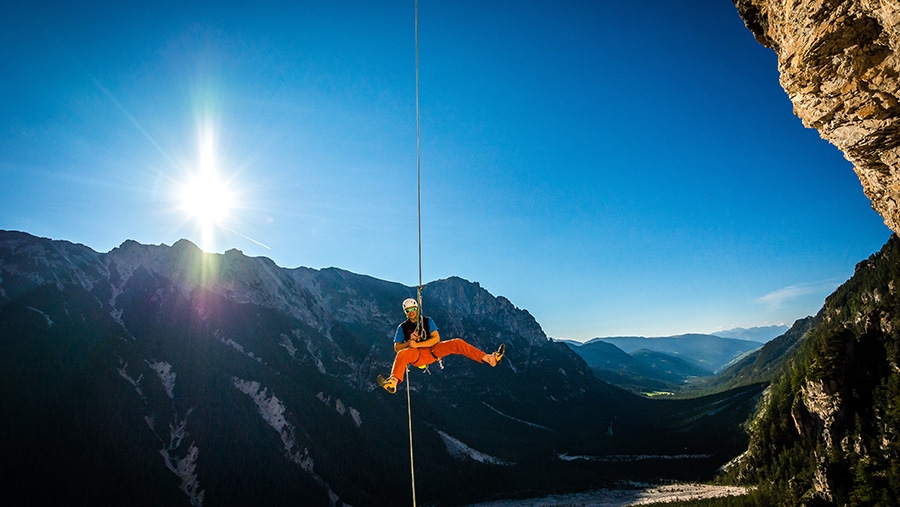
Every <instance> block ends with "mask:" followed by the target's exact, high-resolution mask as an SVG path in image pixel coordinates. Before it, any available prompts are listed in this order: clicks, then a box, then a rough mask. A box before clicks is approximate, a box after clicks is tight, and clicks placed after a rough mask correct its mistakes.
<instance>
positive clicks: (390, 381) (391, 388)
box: [378, 375, 397, 394]
mask: <svg viewBox="0 0 900 507" xmlns="http://www.w3.org/2000/svg"><path fill="white" fill-rule="evenodd" d="M378 385H380V386H381V387H383V388H384V390H385V391H387V392H389V393H391V394H394V393H396V392H397V377H388V378H384V375H379V376H378Z"/></svg>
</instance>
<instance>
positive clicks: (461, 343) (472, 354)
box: [431, 338, 485, 363]
mask: <svg viewBox="0 0 900 507" xmlns="http://www.w3.org/2000/svg"><path fill="white" fill-rule="evenodd" d="M431 352H432V353H433V354H434V356H435V357H437V358H438V359H441V358H442V357H444V356H449V355H450V354H459V355H463V356H466V357H468V358H469V359H471V360H472V361H476V362H479V363H483V362H484V356H485V353H484V352H482V351H481V350H479V349H478V348H477V347H475V346H473V345H470V344H469V343H468V342H466V341H465V340H463V339H462V338H453V339H451V340H447V341H442V342H438V343H436V344H435V345H434V347H431Z"/></svg>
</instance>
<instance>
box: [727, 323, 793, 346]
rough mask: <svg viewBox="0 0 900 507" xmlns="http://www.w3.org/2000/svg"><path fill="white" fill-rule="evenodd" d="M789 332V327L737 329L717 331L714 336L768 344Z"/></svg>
mask: <svg viewBox="0 0 900 507" xmlns="http://www.w3.org/2000/svg"><path fill="white" fill-rule="evenodd" d="M787 330H788V327H787V326H760V327H751V328H743V327H736V328H733V329H729V330H727V331H716V332H715V333H712V334H714V335H716V336H721V337H722V338H737V339H739V340H750V341H754V342H760V343H766V342H768V341H769V340H771V339H773V338H776V337H778V336H781V335H783V334H784V333H785V332H786V331H787Z"/></svg>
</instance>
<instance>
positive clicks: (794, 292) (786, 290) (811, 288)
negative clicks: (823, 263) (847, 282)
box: [756, 280, 840, 307]
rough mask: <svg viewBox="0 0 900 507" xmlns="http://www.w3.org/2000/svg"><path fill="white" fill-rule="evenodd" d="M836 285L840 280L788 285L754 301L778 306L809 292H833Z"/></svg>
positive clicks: (824, 293)
mask: <svg viewBox="0 0 900 507" xmlns="http://www.w3.org/2000/svg"><path fill="white" fill-rule="evenodd" d="M838 285H840V282H837V281H835V280H828V281H822V282H809V283H801V284H797V285H789V286H787V287H783V288H781V289H778V290H775V291H772V292H770V293H768V294H766V295H764V296H762V297H759V298H757V299H756V302H757V303H761V304H765V305H768V306H772V307H779V306H782V305H783V304H784V303H786V302H788V301H791V300H794V299H797V298H800V297H803V296H807V295H810V294H823V297H824V295H827V294H830V293H831V292H833V291H834V289H835V288H837V286H838Z"/></svg>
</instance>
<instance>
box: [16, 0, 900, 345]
mask: <svg viewBox="0 0 900 507" xmlns="http://www.w3.org/2000/svg"><path fill="white" fill-rule="evenodd" d="M76 4H77V5H76ZM414 20H415V18H414V3H413V1H412V0H408V1H403V2H398V1H392V0H391V1H388V0H383V1H382V0H369V1H340V0H335V1H327V2H326V1H317V2H300V1H298V2H265V1H261V2H253V3H247V2H221V1H220V2H177V3H176V2H169V1H166V0H156V1H153V2H145V1H135V2H125V3H123V2H99V1H88V2H45V1H41V0H28V1H22V0H11V1H7V2H4V3H3V5H2V6H0V69H2V73H3V75H4V78H3V79H2V80H0V94H2V97H3V98H4V99H3V100H2V101H0V178H2V180H0V181H2V185H0V202H3V203H4V204H3V206H2V207H0V228H2V229H11V230H22V231H26V232H29V233H32V234H35V235H39V236H45V237H50V238H53V239H64V240H69V241H73V242H77V243H83V244H85V245H87V246H89V247H91V248H93V249H95V250H97V251H101V252H105V251H109V250H110V249H112V248H115V247H116V246H118V245H119V244H121V243H122V242H123V241H125V240H126V239H134V240H137V241H140V242H142V243H148V244H160V243H164V244H169V245H171V244H172V243H174V242H175V241H177V240H178V239H180V238H188V239H190V240H192V241H194V242H195V243H197V244H198V245H201V246H202V247H204V248H205V249H207V250H209V251H216V252H223V251H225V250H227V249H230V248H237V249H239V250H241V251H243V252H244V253H245V254H247V255H251V256H265V257H269V258H271V259H273V260H274V261H275V262H276V263H277V264H278V265H280V266H283V267H287V268H292V267H297V266H308V267H313V268H322V267H328V266H337V267H340V268H344V269H347V270H350V271H353V272H357V273H362V274H367V275H371V276H374V277H376V278H381V279H385V280H391V281H397V282H401V283H404V284H407V285H411V286H413V285H415V284H416V283H417V281H418V250H417V245H418V237H417V200H416V174H417V173H416V116H415V31H414ZM419 30H420V33H419V80H420V82H419V94H420V95H419V97H420V98H419V105H420V126H421V131H420V132H421V167H422V188H421V195H422V235H423V236H422V249H423V277H424V280H425V281H426V282H427V281H430V280H435V279H440V278H446V277H449V276H460V277H462V278H465V279H467V280H471V281H477V282H479V283H480V284H481V285H482V286H483V287H484V288H486V289H487V290H489V291H490V292H491V293H493V294H494V295H503V296H506V297H507V298H509V299H510V300H511V301H512V302H513V303H514V304H515V305H516V306H518V307H520V308H524V309H527V310H528V311H529V312H531V313H532V314H533V315H534V316H535V318H536V319H537V320H538V322H540V323H541V325H542V326H543V327H544V330H545V331H546V332H547V333H548V335H550V336H553V337H556V338H567V339H576V340H587V339H590V338H592V337H595V336H613V335H644V336H662V335H671V334H679V333H686V332H713V331H715V330H721V329H728V328H731V327H734V326H741V327H751V326H757V325H769V324H782V323H784V324H787V325H790V324H791V323H792V322H793V321H794V320H796V319H797V318H801V317H804V316H806V315H810V314H814V313H815V312H816V311H818V309H819V308H820V307H821V305H822V303H823V301H824V298H825V296H826V295H828V294H829V293H830V292H831V291H833V290H834V288H835V287H837V286H838V285H839V284H840V283H842V282H843V281H845V280H846V279H847V278H849V276H850V275H851V274H852V273H853V268H854V265H855V264H856V263H857V262H858V261H860V260H862V259H864V258H865V257H867V256H868V255H870V254H871V253H873V252H875V251H877V250H878V249H879V248H880V247H881V245H882V244H883V243H884V242H885V241H887V239H888V237H889V234H890V231H889V230H888V229H887V228H886V227H885V226H884V224H883V222H882V220H881V217H879V216H878V215H877V214H876V213H875V212H874V211H872V210H871V208H870V206H869V202H868V200H867V199H866V198H865V196H864V195H863V193H862V190H861V187H860V184H859V181H858V179H857V178H856V175H855V174H854V173H853V171H852V167H851V165H850V163H849V162H847V161H846V160H845V159H844V157H843V155H842V154H841V153H840V152H839V151H838V150H837V149H836V148H834V147H833V146H831V145H830V144H828V143H827V142H825V141H823V140H822V139H820V137H819V135H818V133H817V132H816V131H814V130H810V129H806V128H804V127H803V125H802V123H801V122H800V120H799V119H797V118H796V117H795V116H794V115H793V113H792V107H791V103H790V101H789V99H788V97H787V95H786V94H785V93H784V91H783V90H782V89H781V88H780V86H779V84H778V73H777V61H776V57H775V54H774V53H773V52H772V51H771V50H768V49H766V48H764V47H763V46H761V45H760V44H759V43H757V42H756V41H755V40H754V39H753V37H752V35H751V34H750V32H749V31H748V30H747V29H746V28H745V27H744V26H743V23H742V21H741V20H740V18H739V16H738V14H737V11H736V9H735V7H734V6H733V4H732V2H731V1H729V0H715V1H712V0H696V1H684V2H668V1H663V0H657V1H634V2H632V1H629V2H599V1H581V2H578V1H572V2H554V1H549V0H547V1H539V0H533V1H528V2H521V1H493V2H482V1H453V2H448V1H435V0H421V1H420V5H419ZM198 173H203V174H211V175H214V176H215V177H217V178H218V179H219V180H220V182H221V185H222V189H223V190H222V191H221V192H222V193H224V194H225V195H227V197H228V201H227V206H225V205H222V207H225V208H227V209H223V210H222V211H221V212H220V213H219V214H217V215H215V216H212V217H210V218H208V219H207V220H208V222H206V223H207V225H206V227H205V233H204V231H202V230H201V229H204V227H201V224H202V223H204V222H203V220H201V219H199V218H198V215H197V212H191V210H190V209H189V208H192V207H193V206H194V205H196V204H197V200H196V199H197V198H193V201H192V200H191V199H192V198H184V197H182V196H183V195H184V192H185V190H184V189H185V185H186V183H187V182H188V181H190V180H191V179H192V178H193V177H195V176H196V175H197V174H198ZM206 188H212V185H210V184H208V185H206ZM213 197H215V196H213ZM213 220H214V221H215V224H214V225H211V224H212V223H213ZM427 297H428V291H427V289H426V291H425V305H426V311H427ZM398 304H399V302H398ZM398 308H399V306H398ZM398 313H399V311H398ZM398 317H402V316H400V315H398Z"/></svg>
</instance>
